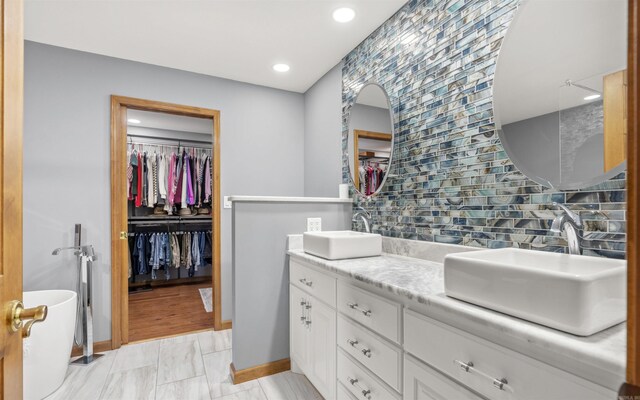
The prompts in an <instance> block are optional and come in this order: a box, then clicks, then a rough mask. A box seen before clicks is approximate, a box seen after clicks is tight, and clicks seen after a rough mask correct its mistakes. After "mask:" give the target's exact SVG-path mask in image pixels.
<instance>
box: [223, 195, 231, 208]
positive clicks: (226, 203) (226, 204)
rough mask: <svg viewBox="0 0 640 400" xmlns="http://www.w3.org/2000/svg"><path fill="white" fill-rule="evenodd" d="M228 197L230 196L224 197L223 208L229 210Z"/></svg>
mask: <svg viewBox="0 0 640 400" xmlns="http://www.w3.org/2000/svg"><path fill="white" fill-rule="evenodd" d="M229 197H231V196H224V204H223V207H224V208H231V200H229Z"/></svg>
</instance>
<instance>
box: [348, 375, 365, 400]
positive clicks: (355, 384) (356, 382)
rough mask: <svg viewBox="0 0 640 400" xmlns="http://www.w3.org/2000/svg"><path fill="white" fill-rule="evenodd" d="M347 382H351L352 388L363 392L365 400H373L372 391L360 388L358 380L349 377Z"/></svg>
mask: <svg viewBox="0 0 640 400" xmlns="http://www.w3.org/2000/svg"><path fill="white" fill-rule="evenodd" d="M347 380H348V381H349V383H350V384H351V386H355V387H356V388H357V389H358V390H360V391H361V392H362V396H364V398H365V399H371V390H369V389H365V388H363V387H362V386H360V384H358V380H357V379H355V378H350V377H347Z"/></svg>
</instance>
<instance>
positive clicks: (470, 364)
mask: <svg viewBox="0 0 640 400" xmlns="http://www.w3.org/2000/svg"><path fill="white" fill-rule="evenodd" d="M454 361H455V363H456V364H458V366H459V367H460V369H462V370H463V371H464V372H470V371H469V370H471V369H473V362H471V361H469V362H462V361H458V360H454Z"/></svg>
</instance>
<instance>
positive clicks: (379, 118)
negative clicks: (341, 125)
mask: <svg viewBox="0 0 640 400" xmlns="http://www.w3.org/2000/svg"><path fill="white" fill-rule="evenodd" d="M349 118H350V119H349V133H353V130H354V129H359V130H361V131H371V132H382V133H391V114H390V113H389V109H388V108H381V107H373V106H367V105H364V104H354V105H353V108H351V111H350V112H349Z"/></svg>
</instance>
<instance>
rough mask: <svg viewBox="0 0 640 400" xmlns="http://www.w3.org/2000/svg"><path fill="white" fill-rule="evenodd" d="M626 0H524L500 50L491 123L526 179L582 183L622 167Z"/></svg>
mask: <svg viewBox="0 0 640 400" xmlns="http://www.w3.org/2000/svg"><path fill="white" fill-rule="evenodd" d="M626 22H627V1H626V0H606V1H603V0H563V1H550V0H527V1H525V2H524V3H523V4H521V6H520V8H519V9H518V11H517V14H516V17H515V19H514V20H513V22H512V24H511V26H510V27H509V30H508V32H507V35H506V37H505V39H504V43H503V44H502V48H501V49H500V56H499V59H498V65H497V68H496V74H495V81H494V112H495V118H496V128H497V129H498V133H499V135H500V139H501V141H502V144H503V145H504V147H505V150H506V151H507V154H508V155H509V158H510V159H511V160H512V161H513V163H514V164H515V166H516V167H517V168H518V169H520V171H522V172H523V173H524V174H525V175H527V176H528V177H529V178H530V179H532V180H534V181H536V182H537V183H540V184H542V185H544V186H548V187H553V188H556V189H563V190H566V189H580V188H585V187H588V186H592V185H595V184H598V183H601V182H604V181H605V180H607V179H610V178H612V177H614V176H616V175H617V174H619V173H620V172H623V171H624V169H625V165H626V163H625V154H626V70H625V69H626V65H627V59H626V51H627V41H626V32H627V24H626Z"/></svg>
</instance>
